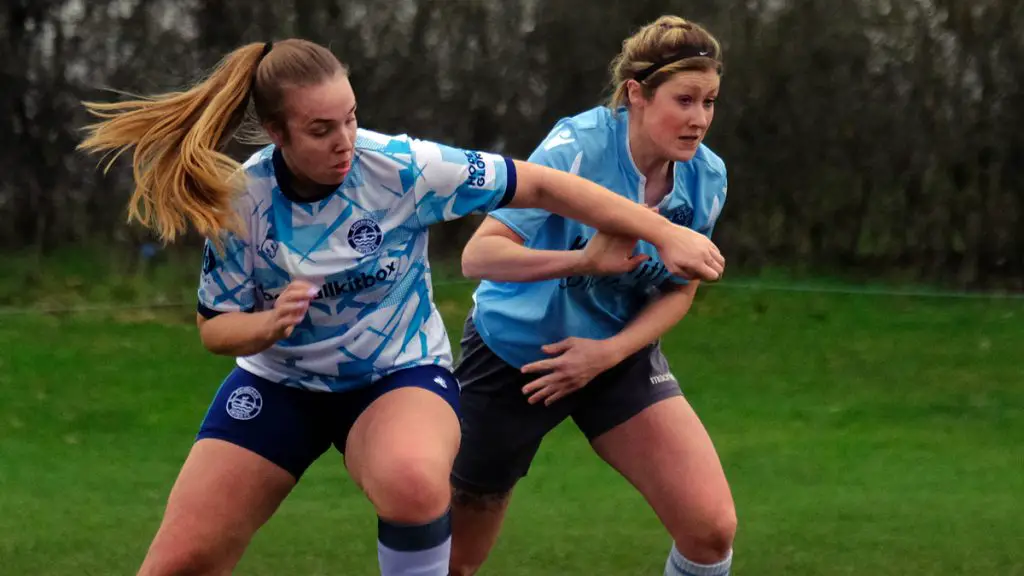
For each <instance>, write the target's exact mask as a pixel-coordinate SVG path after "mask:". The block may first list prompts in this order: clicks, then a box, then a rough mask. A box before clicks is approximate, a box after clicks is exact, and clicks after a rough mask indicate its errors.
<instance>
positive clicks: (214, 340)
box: [196, 314, 230, 356]
mask: <svg viewBox="0 0 1024 576" xmlns="http://www.w3.org/2000/svg"><path fill="white" fill-rule="evenodd" d="M196 327H197V328H198V329H199V342H200V343H202V345H203V348H205V349H206V351H207V352H209V353H211V354H216V355H218V356H228V355H230V354H229V352H230V351H229V350H227V349H226V347H225V346H224V342H223V341H222V339H221V338H218V337H217V335H216V332H217V331H216V330H214V329H213V328H212V327H211V326H210V319H209V318H206V317H205V316H203V315H202V314H196Z"/></svg>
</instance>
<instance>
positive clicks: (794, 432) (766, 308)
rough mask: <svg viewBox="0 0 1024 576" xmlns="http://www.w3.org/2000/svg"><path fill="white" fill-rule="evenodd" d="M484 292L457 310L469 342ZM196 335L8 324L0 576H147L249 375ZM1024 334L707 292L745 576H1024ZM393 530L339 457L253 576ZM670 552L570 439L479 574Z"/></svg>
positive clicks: (296, 569) (701, 372)
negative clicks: (232, 384) (229, 388)
mask: <svg viewBox="0 0 1024 576" xmlns="http://www.w3.org/2000/svg"><path fill="white" fill-rule="evenodd" d="M88 272H89V271H88V270H83V271H81V272H79V274H80V275H86V274H87V273H88ZM170 290H171V291H172V292H173V289H170ZM468 290H469V287H468V286H465V285H462V286H459V285H456V286H447V287H443V288H441V289H439V290H438V292H439V294H438V299H439V306H440V307H441V309H442V311H443V312H444V313H445V316H446V320H447V324H448V327H449V329H450V332H451V336H452V338H453V340H454V339H455V338H457V337H458V335H459V330H460V328H461V325H462V318H463V314H464V311H465V306H466V305H467V304H468V302H469V300H468V294H469V292H468ZM132 294H133V296H131V297H126V301H133V299H134V298H135V297H136V296H134V295H135V293H134V292H133V293H132ZM144 295H145V290H141V291H140V292H139V294H138V295H137V297H138V298H139V299H142V298H143V296H144ZM115 300H116V299H115ZM70 302H72V303H73V302H74V301H73V300H71V301H70ZM190 316H191V311H190V310H171V311H169V312H168V313H166V314H165V313H160V314H156V313H151V312H146V311H140V310H130V311H126V312H122V313H119V314H114V315H111V314H99V313H80V314H66V315H60V316H53V315H50V316H47V315H42V314H38V313H29V314H22V315H4V316H0V573H2V574H33V575H46V574H125V573H133V570H134V569H135V568H136V567H137V565H138V562H139V561H140V560H141V558H142V556H143V554H144V553H145V550H146V547H147V546H148V544H149V541H150V539H151V537H152V535H153V533H154V531H155V530H156V528H157V525H158V523H159V521H160V516H161V513H162V509H163V505H164V502H165V498H166V496H167V492H168V489H169V488H170V486H171V483H172V482H173V481H174V478H175V475H176V473H177V470H178V467H179V466H180V464H181V462H182V460H183V458H184V457H185V454H186V453H187V451H188V449H189V445H190V443H191V440H192V437H193V434H194V433H195V430H196V427H197V426H198V424H199V422H200V421H201V419H202V417H203V414H204V412H205V410H206V407H207V404H208V403H209V401H210V399H211V398H212V395H213V393H214V391H215V389H216V387H217V385H218V384H219V382H220V380H221V378H222V377H223V376H224V374H225V373H226V371H227V370H228V369H229V368H230V364H231V362H230V360H226V359H223V358H217V357H213V356H211V355H209V354H207V353H205V352H204V351H203V349H202V348H201V346H200V345H199V342H198V339H197V337H196V334H195V329H194V327H193V326H191V325H190V324H189V323H188V322H181V320H182V319H188V318H189V317H190ZM1022 322H1024V302H1020V301H989V300H949V299H938V298H936V299H915V298H907V297H880V296H867V295H861V296H857V295H841V294H812V293H784V292H759V291H753V290H739V289H725V288H715V287H709V288H708V289H706V290H704V292H703V293H702V295H701V296H700V298H699V301H698V303H697V305H696V306H695V309H694V310H693V311H692V312H691V314H690V317H689V318H687V319H686V320H685V321H684V322H683V323H682V324H681V325H680V326H679V327H678V328H677V329H676V330H675V331H674V332H673V333H672V334H671V335H670V336H669V337H668V338H667V339H666V342H665V350H666V352H667V354H668V355H669V358H670V360H671V362H672V365H673V367H674V371H675V372H676V374H677V376H679V377H680V380H681V381H682V382H683V385H684V388H685V391H686V392H687V395H688V397H689V399H690V401H691V403H692V404H693V405H694V406H695V408H696V410H697V412H698V413H699V414H700V415H701V417H702V419H703V420H704V422H705V424H706V426H707V427H708V429H709V431H710V433H711V435H712V438H713V439H714V440H715V442H716V445H717V447H718V449H719V452H720V454H721V457H722V460H723V463H724V465H725V469H726V472H727V474H728V476H729V479H730V482H731V485H732V488H733V491H734V495H735V498H736V503H737V509H738V513H739V518H740V531H739V535H738V538H737V541H736V556H735V564H734V566H735V570H734V573H735V574H741V575H744V574H746V575H769V574H772V575H774V574H801V575H804V574H809V575H830V574H892V575H904V574H915V575H918V574H919V575H925V574H927V575H943V574H949V575H958V574H963V573H972V574H979V573H992V574H1024V554H1022V553H1021V552H1020V551H1021V550H1024V537H1022V536H1021V526H1022V524H1021V518H1024V458H1022V455H1024V451H1022V444H1024V408H1022V407H1024V363H1022V361H1021V357H1022V356H1021V351H1022V350H1024V330H1022V329H1021V326H1022ZM375 531H376V524H375V517H374V515H373V511H372V508H371V507H370V506H369V504H368V503H366V502H365V500H364V499H363V498H362V497H361V496H360V494H359V493H358V492H357V490H356V489H355V487H354V486H353V484H352V483H351V482H350V481H349V480H348V479H347V478H346V476H345V473H344V469H343V467H342V463H341V459H340V458H339V457H338V456H337V455H336V454H334V453H329V455H328V456H325V457H324V458H323V459H321V460H320V461H319V462H317V463H316V464H315V465H314V466H313V468H312V469H311V470H310V472H309V473H308V475H307V476H306V477H305V478H304V480H303V482H302V483H301V484H300V485H299V487H298V488H297V489H296V490H295V492H294V493H293V494H292V496H291V497H290V498H289V499H288V500H287V501H286V502H285V504H284V505H283V507H282V508H281V510H280V511H279V513H278V514H277V515H276V516H275V517H274V518H273V519H272V520H271V521H270V522H269V523H268V524H267V526H266V527H265V528H264V529H263V530H262V531H261V532H260V533H259V534H258V535H257V537H256V538H255V540H254V542H253V544H252V546H251V548H250V549H249V552H248V553H247V555H246V556H245V558H244V559H243V561H242V563H241V565H240V567H239V570H238V573H239V574H338V573H345V574H372V573H374V572H375V570H376V552H375V550H376V549H375ZM668 546H669V541H668V537H667V536H666V535H665V534H664V532H663V530H662V528H661V526H660V525H659V523H658V522H657V520H656V518H655V517H654V515H653V514H652V513H651V512H650V510H649V509H648V508H647V507H646V505H645V504H644V502H643V500H642V498H641V497H640V496H639V495H638V494H636V493H635V492H634V491H633V490H632V488H631V487H630V486H629V485H628V484H627V483H626V482H625V481H624V480H622V479H621V478H619V477H618V476H616V475H615V473H614V472H612V471H611V470H609V469H608V468H607V467H606V466H605V465H604V464H603V463H602V462H601V461H600V460H599V459H598V458H597V457H596V456H594V455H593V454H592V453H591V452H590V450H589V447H588V446H587V445H586V443H585V441H584V440H583V439H582V437H581V435H580V434H579V433H578V431H576V430H575V429H574V428H572V427H571V425H566V426H563V427H561V428H559V429H557V430H556V431H555V432H554V433H553V434H552V435H551V436H550V437H549V438H548V439H547V440H546V441H545V444H544V446H543V447H542V449H541V452H540V454H539V455H538V458H537V460H536V463H535V465H534V468H533V469H532V471H531V474H530V476H529V477H528V478H527V479H526V480H524V481H523V483H522V484H521V486H520V488H519V490H518V491H517V494H516V497H515V499H514V502H513V506H512V509H511V512H510V516H509V518H508V521H507V523H506V527H505V530H504V532H503V534H502V538H501V540H500V542H499V545H498V547H497V549H496V550H495V552H494V554H493V555H492V557H491V559H490V561H489V563H488V564H487V565H486V567H485V570H483V571H482V572H481V573H482V574H484V575H486V574H494V575H505V574H509V575H515V574H525V575H547V574H551V575H556V574H557V575H570V574H602V575H603V574H609V575H620V574H621V575H627V574H637V575H640V574H660V573H661V566H662V564H663V562H664V558H665V554H666V552H667V550H668Z"/></svg>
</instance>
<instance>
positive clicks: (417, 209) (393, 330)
mask: <svg viewBox="0 0 1024 576" xmlns="http://www.w3.org/2000/svg"><path fill="white" fill-rule="evenodd" d="M244 169H245V172H246V174H247V177H248V184H247V187H246V191H245V192H244V194H242V195H241V197H240V198H239V200H238V202H237V210H238V212H239V214H240V215H241V216H242V219H243V221H244V224H245V226H246V233H245V234H243V235H235V234H230V233H228V234H225V236H224V248H223V250H221V251H218V250H217V249H216V248H215V247H214V245H213V244H212V243H211V242H210V241H207V243H206V247H205V254H204V263H203V270H202V276H201V281H200V285H199V306H198V308H199V313H200V314H202V315H203V316H205V317H207V318H211V317H213V316H215V315H217V314H219V313H224V312H250V311H261V310H267V309H270V308H272V307H273V303H274V300H275V299H276V298H277V297H278V296H279V295H280V294H281V292H283V291H284V289H285V287H286V286H288V284H289V283H290V282H291V281H292V280H296V279H302V280H306V281H308V282H311V283H314V284H315V285H317V286H320V291H319V294H317V296H316V298H315V299H314V300H313V302H312V303H311V304H310V307H309V312H308V314H307V315H306V317H305V319H304V320H303V321H302V322H301V323H300V324H299V325H298V326H296V328H295V330H294V331H293V332H292V334H291V336H290V337H288V338H287V339H285V340H281V341H278V342H277V343H275V344H274V345H273V346H272V347H271V348H269V349H268V350H265V351H263V352H260V353H258V354H255V355H252V356H246V357H241V358H238V359H237V363H238V365H239V366H240V367H241V368H243V369H245V370H248V371H250V372H252V373H254V374H256V375H257V376H260V377H263V378H266V379H268V380H271V381H274V382H279V383H282V384H285V385H289V386H293V387H299V388H305V389H309V390H321V391H334V392H338V391H344V390H349V389H355V388H359V387H362V386H367V385H370V384H372V383H373V382H375V381H377V380H378V379H380V378H381V377H383V376H385V375H387V374H389V373H391V372H395V371H397V370H401V369H404V368H409V367H412V366H419V365H426V364H436V365H442V366H445V367H448V366H450V365H451V349H450V345H449V342H448V335H447V333H446V331H445V328H444V325H443V324H442V321H441V316H440V314H439V313H438V311H437V309H436V308H435V307H434V303H433V300H432V287H431V279H430V265H429V263H428V261H427V228H428V227H429V226H430V225H431V224H435V223H438V222H441V221H446V220H453V219H457V218H460V217H462V216H465V215H467V214H470V213H473V212H489V211H491V210H493V209H495V208H498V207H499V206H502V205H504V204H505V203H507V202H508V201H510V200H511V199H512V197H513V196H514V194H515V188H516V172H515V167H514V165H513V164H512V161H511V160H509V159H506V158H503V157H501V156H497V155H493V154H489V153H485V152H474V151H467V150H460V149H456V148H451V147H448V146H445V145H442V144H438V143H434V142H428V141H423V140H416V139H412V138H409V137H406V136H386V135H382V134H377V133H374V132H370V131H367V130H362V129H360V130H359V131H358V134H357V136H356V142H355V154H354V158H353V161H352V168H351V170H350V172H349V173H348V175H347V176H346V178H345V181H344V182H343V183H342V184H341V186H340V187H338V188H337V189H335V190H332V191H330V192H329V193H327V194H326V195H325V196H324V197H322V198H316V199H312V200H309V199H306V200H303V199H301V198H299V197H297V196H296V195H295V193H294V191H293V190H292V187H291V175H290V173H289V172H288V168H287V167H286V165H285V163H284V161H283V158H282V157H281V153H280V151H279V150H277V149H276V148H275V147H273V146H269V147H267V148H265V149H263V150H261V151H260V152H257V153H256V154H254V155H253V156H252V157H251V158H250V159H249V160H248V161H247V162H246V163H245V164H244Z"/></svg>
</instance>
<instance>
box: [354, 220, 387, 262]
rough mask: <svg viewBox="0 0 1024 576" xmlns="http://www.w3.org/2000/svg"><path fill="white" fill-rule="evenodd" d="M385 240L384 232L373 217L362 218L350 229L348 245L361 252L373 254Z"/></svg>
mask: <svg viewBox="0 0 1024 576" xmlns="http://www.w3.org/2000/svg"><path fill="white" fill-rule="evenodd" d="M383 242H384V233H383V232H381V229H380V225H378V224H377V222H376V221H375V220H373V219H372V218H360V219H359V220H356V221H355V222H353V223H352V226H351V227H350V228H349V229H348V245H349V246H351V247H352V249H353V250H355V251H356V252H359V253H360V254H363V255H366V254H373V253H374V252H376V251H377V249H378V248H380V245H381V244H382V243H383Z"/></svg>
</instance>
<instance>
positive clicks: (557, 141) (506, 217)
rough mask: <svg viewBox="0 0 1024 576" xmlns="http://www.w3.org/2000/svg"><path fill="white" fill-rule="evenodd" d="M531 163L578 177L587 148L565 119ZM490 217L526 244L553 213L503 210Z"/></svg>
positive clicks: (532, 157) (534, 155) (549, 134)
mask: <svg viewBox="0 0 1024 576" xmlns="http://www.w3.org/2000/svg"><path fill="white" fill-rule="evenodd" d="M528 161H529V162H530V163H532V164H538V165H540V166H547V167H548V168H554V169H555V170H561V171H562V172H569V173H571V174H577V175H578V174H579V172H580V164H581V163H582V161H583V149H582V147H581V146H580V142H579V139H578V137H577V135H576V132H575V130H573V128H572V125H571V124H570V123H569V121H568V120H562V121H560V122H559V123H557V124H555V127H554V128H552V129H551V132H550V133H548V135H547V137H546V138H545V139H544V141H543V142H541V143H540V145H539V146H537V148H536V149H535V150H534V151H533V153H532V154H530V157H529V158H528ZM490 215H491V216H492V217H493V218H495V219H497V220H498V221H499V222H501V223H502V224H504V225H506V226H508V227H509V228H510V229H511V230H512V231H513V232H515V233H516V234H518V235H519V237H520V238H522V239H523V240H524V241H526V242H529V241H530V240H531V239H532V238H533V236H534V235H535V234H536V233H537V230H539V229H540V227H541V226H542V225H544V223H545V222H546V221H547V219H548V218H550V217H551V216H552V214H551V212H548V211H547V210H544V209H541V208H503V209H501V210H496V211H494V212H492V213H491V214H490Z"/></svg>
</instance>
